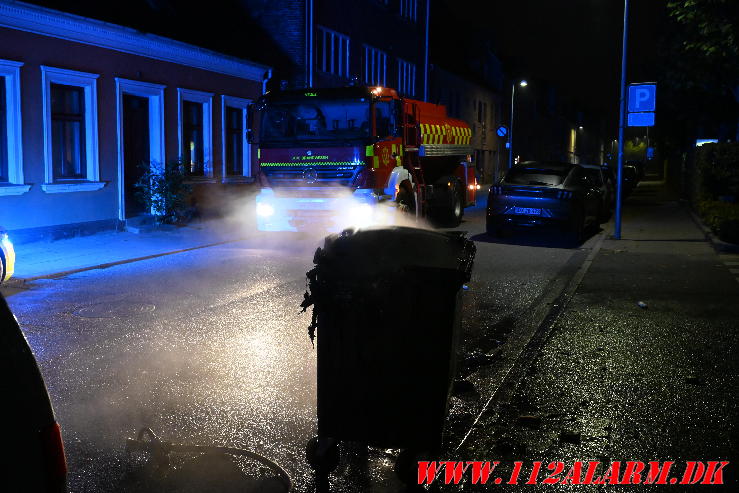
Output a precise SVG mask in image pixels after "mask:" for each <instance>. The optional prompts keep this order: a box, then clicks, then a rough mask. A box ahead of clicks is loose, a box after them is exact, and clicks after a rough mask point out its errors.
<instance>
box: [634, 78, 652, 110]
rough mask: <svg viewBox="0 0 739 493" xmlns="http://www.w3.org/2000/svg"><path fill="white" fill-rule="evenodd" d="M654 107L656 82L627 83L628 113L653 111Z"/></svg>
mask: <svg viewBox="0 0 739 493" xmlns="http://www.w3.org/2000/svg"><path fill="white" fill-rule="evenodd" d="M656 108H657V85H656V84H629V113H636V112H643V111H654V110H655V109H656Z"/></svg>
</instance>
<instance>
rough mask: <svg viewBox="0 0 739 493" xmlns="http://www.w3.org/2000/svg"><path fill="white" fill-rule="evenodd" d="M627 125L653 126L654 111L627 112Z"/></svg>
mask: <svg viewBox="0 0 739 493" xmlns="http://www.w3.org/2000/svg"><path fill="white" fill-rule="evenodd" d="M627 125H628V126H629V127H653V126H654V111H647V112H644V113H629V114H628V120H627Z"/></svg>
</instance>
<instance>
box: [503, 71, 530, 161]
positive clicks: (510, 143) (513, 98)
mask: <svg viewBox="0 0 739 493" xmlns="http://www.w3.org/2000/svg"><path fill="white" fill-rule="evenodd" d="M518 85H519V86H521V87H526V86H527V85H529V83H528V82H526V80H521V81H520V82H519V83H518ZM515 102H516V83H515V82H514V83H513V84H511V128H510V129H509V131H508V169H510V168H511V166H513V104H514V103H515Z"/></svg>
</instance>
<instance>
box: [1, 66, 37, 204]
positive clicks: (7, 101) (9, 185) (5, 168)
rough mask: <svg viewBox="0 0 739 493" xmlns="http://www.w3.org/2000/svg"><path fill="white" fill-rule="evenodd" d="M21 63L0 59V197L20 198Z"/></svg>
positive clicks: (23, 186)
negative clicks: (15, 196) (16, 196)
mask: <svg viewBox="0 0 739 493" xmlns="http://www.w3.org/2000/svg"><path fill="white" fill-rule="evenodd" d="M21 66H23V64H22V63H20V62H13V61H10V60H0V196H2V195H20V194H23V193H25V192H27V191H28V190H29V189H30V188H31V186H30V185H25V184H24V183H23V152H22V147H21V146H22V139H21V91H20V67H21Z"/></svg>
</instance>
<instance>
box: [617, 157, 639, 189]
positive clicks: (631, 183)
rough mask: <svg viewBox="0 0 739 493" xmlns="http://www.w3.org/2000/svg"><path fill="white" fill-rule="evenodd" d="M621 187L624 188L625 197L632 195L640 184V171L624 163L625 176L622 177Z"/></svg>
mask: <svg viewBox="0 0 739 493" xmlns="http://www.w3.org/2000/svg"><path fill="white" fill-rule="evenodd" d="M621 180H622V182H621V186H622V188H623V192H622V193H623V196H624V197H627V196H629V195H631V192H633V191H634V189H635V188H636V186H637V185H638V184H639V170H638V169H637V167H636V166H635V165H633V164H629V163H624V169H623V175H622V177H621Z"/></svg>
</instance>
